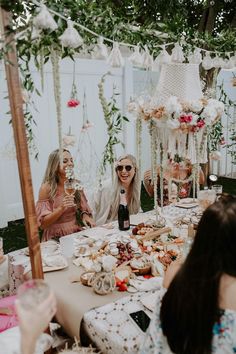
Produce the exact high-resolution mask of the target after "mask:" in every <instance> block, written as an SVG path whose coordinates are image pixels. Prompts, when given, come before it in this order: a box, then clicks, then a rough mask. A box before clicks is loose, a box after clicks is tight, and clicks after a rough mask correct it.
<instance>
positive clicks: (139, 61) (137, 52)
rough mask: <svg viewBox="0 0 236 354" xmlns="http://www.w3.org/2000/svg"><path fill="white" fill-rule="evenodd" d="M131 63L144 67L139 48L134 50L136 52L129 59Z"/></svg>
mask: <svg viewBox="0 0 236 354" xmlns="http://www.w3.org/2000/svg"><path fill="white" fill-rule="evenodd" d="M129 61H130V62H131V63H132V64H133V66H137V67H142V64H143V57H142V54H141V53H140V50H139V46H136V47H135V48H134V52H133V53H132V54H131V56H130V57H129Z"/></svg>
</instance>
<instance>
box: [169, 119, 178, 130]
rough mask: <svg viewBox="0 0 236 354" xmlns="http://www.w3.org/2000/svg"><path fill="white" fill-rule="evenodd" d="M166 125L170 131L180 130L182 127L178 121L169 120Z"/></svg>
mask: <svg viewBox="0 0 236 354" xmlns="http://www.w3.org/2000/svg"><path fill="white" fill-rule="evenodd" d="M166 125H167V127H168V128H170V129H178V128H179V127H180V122H179V121H178V120H176V119H168V120H167V122H166Z"/></svg>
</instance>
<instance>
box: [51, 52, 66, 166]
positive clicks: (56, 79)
mask: <svg viewBox="0 0 236 354" xmlns="http://www.w3.org/2000/svg"><path fill="white" fill-rule="evenodd" d="M59 61H60V53H59V51H58V49H55V48H54V47H52V48H51V63H52V73H53V87H54V98H55V103H56V113H57V127H58V142H59V154H60V161H61V163H62V149H63V141H62V114H61V82H60V66H59Z"/></svg>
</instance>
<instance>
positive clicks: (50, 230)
mask: <svg viewBox="0 0 236 354" xmlns="http://www.w3.org/2000/svg"><path fill="white" fill-rule="evenodd" d="M63 197H64V194H59V193H58V192H57V194H56V196H55V198H54V200H51V199H45V200H39V201H38V202H37V203H36V214H37V219H38V224H39V226H41V224H42V220H43V218H44V217H45V216H46V215H49V214H51V213H52V212H53V211H54V210H55V209H56V208H58V207H59V206H60V205H61V204H62V200H63ZM79 210H80V212H81V215H82V214H83V213H86V214H88V215H91V214H92V213H91V209H90V207H89V205H88V202H87V199H86V196H85V194H84V192H83V191H80V207H79ZM76 212H77V208H76V207H71V208H68V209H66V210H65V211H64V213H63V214H62V215H61V216H60V217H59V218H58V219H57V221H56V222H55V223H54V224H52V225H50V226H48V227H47V228H46V229H44V231H43V241H48V240H50V239H51V238H55V237H61V236H66V235H69V234H73V233H74V232H78V231H81V230H82V227H81V225H78V222H77V218H76Z"/></svg>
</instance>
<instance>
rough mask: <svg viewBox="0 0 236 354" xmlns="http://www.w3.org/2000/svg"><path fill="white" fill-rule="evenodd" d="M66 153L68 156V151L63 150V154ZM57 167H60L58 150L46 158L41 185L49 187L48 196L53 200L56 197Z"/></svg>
mask: <svg viewBox="0 0 236 354" xmlns="http://www.w3.org/2000/svg"><path fill="white" fill-rule="evenodd" d="M64 151H67V152H68V153H69V154H70V151H69V150H66V149H63V152H64ZM59 167H60V154H59V149H56V150H54V151H52V152H51V154H50V155H49V157H48V164H47V167H46V171H45V174H44V177H43V183H48V184H49V186H50V192H49V196H50V198H51V199H53V198H54V197H55V195H56V191H57V186H58V182H59V175H58V172H59Z"/></svg>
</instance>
